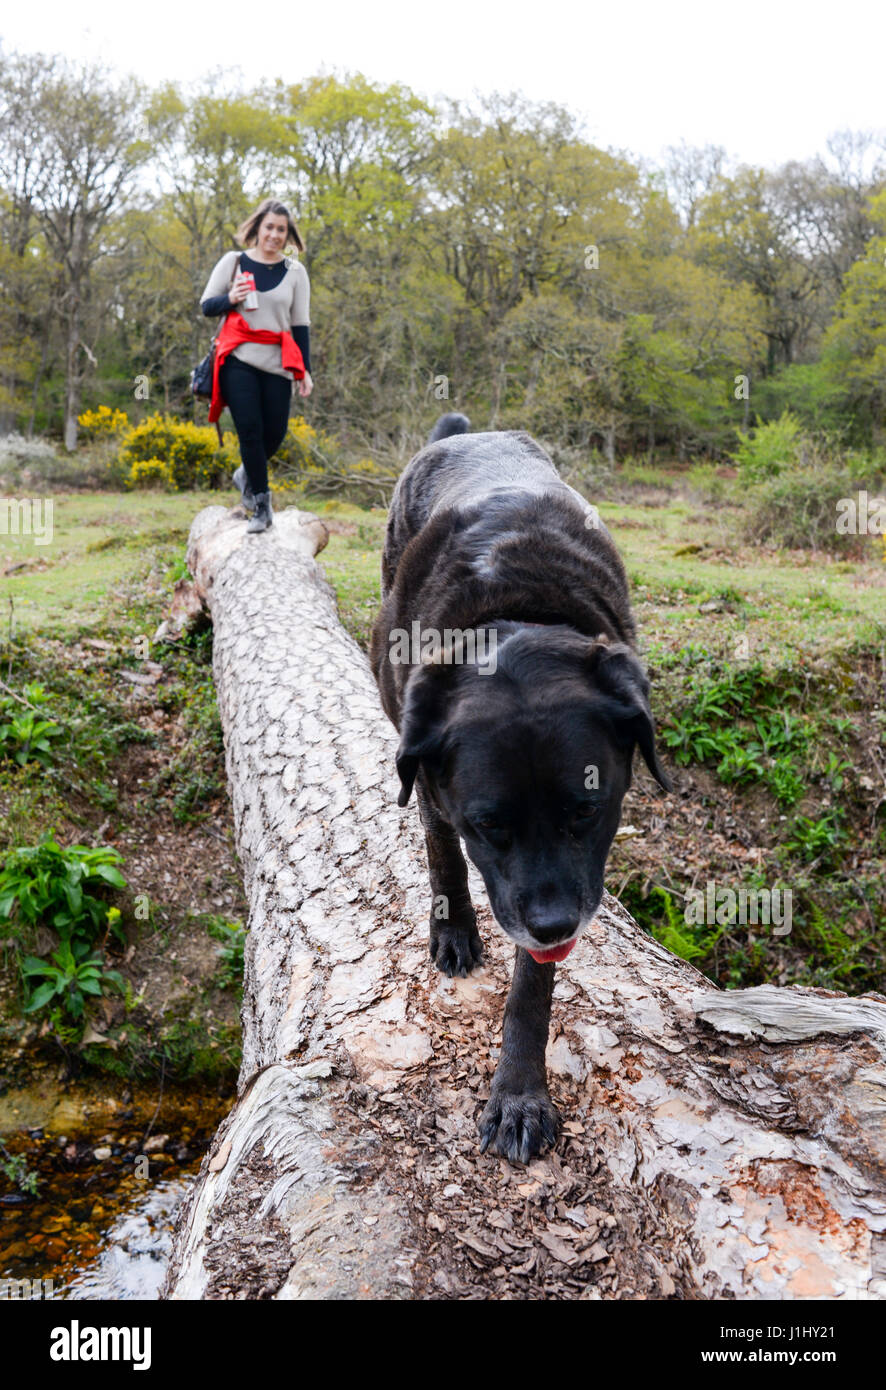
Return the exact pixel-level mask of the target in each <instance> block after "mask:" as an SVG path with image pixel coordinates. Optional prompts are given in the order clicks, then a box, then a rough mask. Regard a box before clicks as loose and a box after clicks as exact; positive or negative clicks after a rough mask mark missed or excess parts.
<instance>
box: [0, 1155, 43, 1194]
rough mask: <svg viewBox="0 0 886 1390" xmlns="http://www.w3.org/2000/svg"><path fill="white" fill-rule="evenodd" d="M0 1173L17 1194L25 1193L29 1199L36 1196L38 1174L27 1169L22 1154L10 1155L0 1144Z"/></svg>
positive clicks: (26, 1162) (26, 1161)
mask: <svg viewBox="0 0 886 1390" xmlns="http://www.w3.org/2000/svg"><path fill="white" fill-rule="evenodd" d="M0 1173H2V1174H3V1176H4V1177H5V1178H6V1179H7V1180H8V1181H9V1182H11V1183H14V1184H15V1186H16V1187H17V1188H18V1190H19V1192H26V1193H27V1194H28V1196H30V1197H36V1196H37V1189H38V1187H39V1185H40V1177H39V1174H38V1173H37V1172H36V1170H35V1169H33V1168H29V1167H28V1160H27V1159H26V1158H25V1156H24V1154H11V1153H10V1152H9V1151H8V1149H7V1148H6V1147H5V1145H3V1144H0Z"/></svg>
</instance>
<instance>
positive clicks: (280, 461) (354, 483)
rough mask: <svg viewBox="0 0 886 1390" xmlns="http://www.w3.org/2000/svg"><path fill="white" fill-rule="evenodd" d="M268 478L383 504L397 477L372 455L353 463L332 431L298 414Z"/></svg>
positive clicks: (276, 483)
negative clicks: (318, 427) (317, 426)
mask: <svg viewBox="0 0 886 1390" xmlns="http://www.w3.org/2000/svg"><path fill="white" fill-rule="evenodd" d="M271 474H272V476H271V482H272V485H273V486H274V487H276V488H280V489H282V490H286V489H287V488H300V489H301V488H303V489H304V490H305V491H308V492H315V493H320V494H321V495H322V494H332V493H344V494H347V495H348V496H350V497H353V498H354V500H357V501H363V500H365V499H367V498H368V499H370V500H372V501H376V502H377V501H381V502H382V503H383V504H386V503H387V501H388V500H389V498H390V494H391V492H392V490H393V487H394V484H395V483H396V481H397V478H396V475H395V474H394V473H389V472H387V471H386V470H385V469H384V468H381V467H380V466H379V465H378V464H377V463H375V462H373V460H372V459H368V458H362V459H358V460H357V461H356V463H353V462H351V461H350V460H349V458H348V457H347V455H346V453H345V451H344V449H343V447H342V445H341V443H340V442H339V441H338V440H337V439H336V438H334V436H332V435H328V434H324V433H323V432H322V430H316V429H314V426H313V425H309V424H308V422H307V420H304V419H302V418H301V417H296V418H293V419H291V420H290V421H289V427H288V429H287V431H286V436H285V438H284V440H283V443H282V444H281V445H280V448H279V449H278V451H277V453H276V454H275V456H274V461H273V467H272V470H271Z"/></svg>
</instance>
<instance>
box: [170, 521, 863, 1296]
mask: <svg viewBox="0 0 886 1390" xmlns="http://www.w3.org/2000/svg"><path fill="white" fill-rule="evenodd" d="M324 543H325V528H323V527H322V523H320V522H318V521H317V519H316V518H312V517H310V516H308V515H307V514H305V513H298V512H296V511H295V510H294V509H289V510H287V511H285V512H282V513H279V514H277V515H276V516H275V522H274V526H273V528H272V529H271V530H270V531H268V532H266V533H263V534H259V535H253V536H246V535H245V525H244V522H243V520H242V514H238V513H237V512H236V511H235V512H226V511H225V510H224V509H223V508H221V507H212V508H207V509H206V510H205V511H203V512H201V513H200V514H199V515H198V516H197V518H196V519H195V521H194V524H193V526H192V528H191V536H190V542H189V549H188V564H189V567H190V569H191V571H192V573H193V575H194V583H195V590H196V592H198V593H199V595H200V597H201V602H202V603H203V604H204V605H205V606H206V608H207V609H208V611H209V612H210V614H211V618H212V622H213V626H214V642H213V663H214V674H215V680H216V687H217V692H218V700H219V709H220V713H221V721H222V726H223V729H224V735H225V749H226V762H227V771H228V779H229V785H230V789H231V796H232V799H233V806H234V817H235V825H236V836H237V846H238V851H239V854H240V858H241V861H242V864H243V870H244V875H245V886H246V892H247V896H248V898H249V901H250V905H251V906H250V920H249V928H250V930H249V937H248V945H247V950H246V967H245V980H244V1005H243V1028H244V1040H243V1042H244V1050H243V1065H242V1070H241V1075H240V1081H239V1087H238V1100H237V1102H236V1104H235V1106H234V1109H233V1111H232V1112H231V1114H230V1116H229V1117H228V1118H227V1120H226V1121H225V1122H224V1124H223V1125H222V1127H221V1129H220V1130H219V1133H218V1135H217V1136H216V1139H215V1142H214V1144H213V1146H212V1149H211V1151H210V1153H209V1154H208V1155H207V1157H206V1160H205V1161H204V1163H203V1167H202V1169H201V1172H200V1176H199V1178H198V1180H197V1182H196V1184H195V1186H194V1188H193V1190H192V1192H191V1194H190V1196H189V1198H188V1199H187V1201H186V1202H185V1204H184V1205H183V1208H182V1211H181V1213H180V1215H179V1221H178V1227H177V1232H176V1238H175V1243H174V1249H173V1255H172V1259H171V1262H170V1266H169V1270H168V1273H167V1279H166V1285H165V1296H166V1297H170V1298H270V1297H273V1298H280V1299H304V1298H348V1299H350V1298H446V1297H448V1298H460V1299H473V1298H490V1297H492V1298H547V1297H549V1298H591V1299H597V1298H663V1297H664V1298H668V1297H674V1298H684V1299H685V1298H688V1299H692V1298H733V1297H734V1298H740V1299H755V1298H775V1299H796V1298H800V1299H802V1298H835V1297H836V1298H840V1297H842V1298H847V1299H864V1298H882V1297H886V998H884V997H883V996H881V995H876V994H871V995H867V996H863V997H862V998H860V999H849V998H846V997H845V996H840V995H834V994H830V993H828V992H827V991H822V990H810V989H799V988H794V989H776V988H774V987H769V986H766V987H763V988H761V989H751V990H741V991H729V992H725V993H724V992H721V991H719V990H717V989H715V988H714V987H713V986H712V985H711V983H710V982H709V981H708V980H707V979H706V978H705V977H704V976H702V975H701V974H700V973H699V972H698V971H697V970H695V969H694V968H693V967H692V966H691V965H688V964H686V963H685V962H684V961H681V960H679V959H677V958H676V957H674V956H672V955H671V954H670V953H669V952H668V951H666V950H665V949H664V948H663V947H662V946H661V945H659V944H658V943H657V942H656V941H654V940H653V939H651V938H650V937H649V936H647V935H646V933H645V932H644V931H642V930H641V929H640V928H639V927H638V926H637V924H636V923H635V922H634V921H633V920H632V919H631V918H630V917H629V916H628V914H627V913H626V912H625V911H624V909H623V908H622V907H621V906H620V904H619V903H618V902H617V901H616V900H615V899H613V898H611V897H610V896H609V895H607V896H606V898H605V899H604V903H603V905H602V907H601V909H600V912H599V914H598V916H597V918H596V920H595V922H594V924H593V925H592V927H591V928H590V929H589V931H588V932H587V933H586V935H585V937H584V938H583V939H582V940H581V942H580V943H579V944H578V946H576V948H575V950H574V951H573V952H572V954H571V955H570V956H569V957H568V959H567V960H566V961H565V962H564V963H563V964H561V965H559V966H558V967H557V982H556V986H555V989H554V1004H553V1014H552V1025H551V1036H550V1041H549V1046H548V1067H549V1077H550V1081H551V1094H552V1098H553V1099H554V1101H555V1103H556V1104H557V1105H558V1107H559V1109H560V1112H561V1115H562V1117H563V1120H564V1133H563V1135H562V1136H561V1138H560V1141H559V1142H558V1144H557V1147H556V1149H555V1151H554V1152H553V1153H551V1154H548V1155H547V1156H545V1157H543V1158H540V1159H537V1160H535V1161H534V1162H533V1163H531V1164H530V1165H529V1166H528V1168H523V1167H521V1166H519V1165H515V1164H511V1163H509V1162H508V1161H507V1160H505V1159H499V1158H493V1157H491V1156H489V1155H481V1154H480V1153H479V1151H478V1148H477V1137H476V1118H477V1116H478V1114H479V1112H480V1110H481V1109H482V1106H483V1104H484V1103H485V1101H486V1099H487V1098H488V1094H489V1091H488V1087H489V1082H490V1080H491V1075H492V1072H493V1069H494V1063H495V1054H496V1053H497V1043H498V1039H499V1038H500V1029H501V1021H502V1014H503V1008H504V999H505V996H506V994H507V988H508V982H509V975H510V970H511V966H512V957H513V947H512V946H511V945H510V943H509V942H508V941H507V938H505V936H504V934H503V933H502V932H501V930H500V929H499V928H498V927H497V926H496V924H495V923H494V921H493V920H492V918H491V915H490V912H489V907H488V901H487V898H486V895H485V890H484V889H483V885H482V880H481V879H480V878H479V875H478V874H477V873H476V871H475V870H474V869H473V867H471V869H470V883H471V889H472V893H473V897H474V902H475V904H476V906H477V909H478V925H479V926H480V930H481V933H482V935H483V938H484V942H485V952H486V962H487V963H486V964H485V965H484V966H483V968H482V969H480V970H478V971H476V972H475V973H474V974H473V975H472V976H471V977H469V978H468V979H466V980H458V979H447V978H445V977H444V976H442V975H439V974H438V973H437V971H436V970H435V969H433V967H432V965H431V963H430V961H429V959H428V953H427V940H426V933H427V918H428V906H429V902H428V881H427V867H426V862H425V855H424V839H423V834H422V830H421V826H420V822H419V817H418V813H417V811H416V809H415V808H414V807H413V806H409V807H407V808H406V809H405V810H400V809H399V808H398V807H397V804H396V802H397V792H398V786H399V784H398V780H397V777H396V772H395V769H394V752H395V749H396V744H397V736H396V734H395V732H394V730H393V729H392V728H391V727H390V725H389V724H388V722H387V720H386V719H385V717H384V715H383V714H382V711H381V709H380V706H379V701H378V696H377V693H376V689H375V685H374V682H373V680H372V677H371V674H370V671H369V667H368V663H367V660H366V657H365V655H364V654H363V652H362V651H361V650H360V649H359V648H358V647H357V645H356V644H355V643H354V642H353V640H352V639H351V638H350V637H349V636H348V634H347V633H346V632H345V631H344V629H343V628H342V627H341V624H340V623H339V621H338V616H337V613H336V606H335V599H334V595H333V592H332V590H331V589H330V587H329V585H328V584H327V582H326V581H325V579H324V578H323V576H322V574H321V571H320V569H319V567H318V565H317V564H316V562H315V560H314V559H313V556H314V554H315V553H316V551H317V550H318V549H320V548H322V545H323V544H324Z"/></svg>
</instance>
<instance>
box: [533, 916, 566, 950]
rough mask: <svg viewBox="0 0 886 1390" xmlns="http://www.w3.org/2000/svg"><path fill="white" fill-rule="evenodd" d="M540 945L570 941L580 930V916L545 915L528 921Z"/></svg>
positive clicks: (552, 944)
mask: <svg viewBox="0 0 886 1390" xmlns="http://www.w3.org/2000/svg"><path fill="white" fill-rule="evenodd" d="M526 925H527V926H528V928H529V930H530V931H531V932H532V935H533V936H534V937H535V939H536V941H537V942H538V944H539V946H556V945H557V943H558V942H560V941H568V940H569V938H570V936H574V935H575V933H576V932H577V931H578V918H577V917H575V918H567V917H557V918H551V917H543V918H536V919H535V920H534V921H528V922H527V923H526Z"/></svg>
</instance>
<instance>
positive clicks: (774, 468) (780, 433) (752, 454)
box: [732, 410, 802, 479]
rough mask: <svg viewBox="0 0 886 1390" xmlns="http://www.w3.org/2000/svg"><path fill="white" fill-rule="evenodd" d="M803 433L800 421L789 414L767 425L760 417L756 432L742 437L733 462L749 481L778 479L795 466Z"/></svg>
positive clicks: (784, 414) (786, 413)
mask: <svg viewBox="0 0 886 1390" xmlns="http://www.w3.org/2000/svg"><path fill="white" fill-rule="evenodd" d="M801 433H802V432H801V427H800V421H799V420H798V419H797V417H796V416H795V415H792V414H791V412H790V411H789V410H785V411H783V412H782V414H781V415H780V416H779V417H778V419H777V420H770V421H769V422H768V423H767V424H763V423H762V421H761V420H760V417H759V416H757V428H756V430H755V431H754V433H753V434H742V435H741V436H740V439H741V442H740V444H739V446H738V448H737V449H736V451H735V453H734V454H733V455H732V458H733V459H734V461H735V462H736V463H737V464H738V466H739V468H740V469H741V470H742V472H743V473H744V474H745V475H746V476H747V477H749V478H752V479H756V478H774V477H777V476H778V474H779V473H781V471H782V470H783V469H784V468H787V467H790V465H791V464H792V463H793V462H794V460H795V458H796V456H797V453H798V450H799V447H800V442H801Z"/></svg>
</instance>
